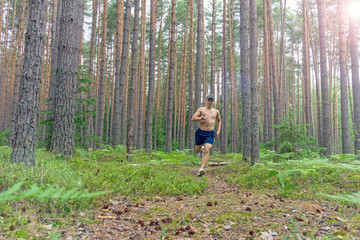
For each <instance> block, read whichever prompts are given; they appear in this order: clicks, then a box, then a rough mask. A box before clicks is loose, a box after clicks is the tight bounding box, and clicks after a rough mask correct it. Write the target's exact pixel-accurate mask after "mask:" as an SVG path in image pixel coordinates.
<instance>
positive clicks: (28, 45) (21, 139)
mask: <svg viewBox="0 0 360 240" xmlns="http://www.w3.org/2000/svg"><path fill="white" fill-rule="evenodd" d="M46 10H47V1H46V0H43V1H30V2H29V18H28V30H27V33H26V39H25V58H24V66H23V72H22V77H21V80H20V86H21V87H20V91H19V103H18V105H17V123H16V124H15V125H16V127H15V134H14V140H13V142H12V153H11V162H12V163H18V164H21V163H24V164H26V165H34V164H35V147H36V142H37V139H38V132H39V131H38V130H39V108H40V104H39V99H40V95H39V94H40V92H39V89H40V85H41V66H42V51H43V47H44V40H45V21H46V20H45V18H46Z"/></svg>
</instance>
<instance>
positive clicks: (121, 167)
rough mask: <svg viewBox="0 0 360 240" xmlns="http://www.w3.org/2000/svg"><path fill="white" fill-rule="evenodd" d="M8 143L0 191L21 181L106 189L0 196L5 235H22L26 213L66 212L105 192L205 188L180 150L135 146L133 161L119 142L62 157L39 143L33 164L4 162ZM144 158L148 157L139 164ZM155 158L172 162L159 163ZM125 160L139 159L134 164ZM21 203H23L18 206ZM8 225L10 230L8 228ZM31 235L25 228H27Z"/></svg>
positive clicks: (0, 162)
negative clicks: (74, 194)
mask: <svg viewBox="0 0 360 240" xmlns="http://www.w3.org/2000/svg"><path fill="white" fill-rule="evenodd" d="M10 154H11V149H10V148H9V147H0V189H1V192H4V191H6V190H7V189H10V188H11V187H13V186H14V185H17V184H18V183H20V182H21V183H22V185H21V189H20V191H23V192H26V191H27V190H29V189H31V187H32V186H33V184H36V185H37V186H38V187H39V188H40V190H42V191H46V190H47V189H49V188H54V190H55V191H56V190H57V191H59V190H60V189H62V190H63V191H69V190H73V189H76V190H77V191H79V192H89V193H94V192H102V191H109V193H107V194H105V195H101V196H97V197H93V198H85V199H67V200H63V201H61V200H59V199H52V198H40V197H36V196H35V195H36V194H35V195H34V196H33V197H30V198H27V199H24V200H22V201H0V216H3V218H1V219H0V232H1V231H3V232H8V233H9V235H8V236H9V237H12V238H19V237H25V236H26V234H30V233H28V231H27V230H26V226H28V225H29V224H28V220H29V219H28V218H29V216H30V215H36V216H37V217H41V216H42V217H46V218H57V219H61V218H66V219H68V220H64V221H63V224H65V223H64V222H69V223H71V221H70V220H69V218H71V213H72V212H74V211H75V212H76V211H84V210H86V209H91V208H93V207H96V206H97V205H100V204H103V202H104V201H108V199H109V198H112V197H116V196H127V197H130V198H135V199H136V198H138V197H142V196H146V197H149V198H151V197H152V196H173V195H197V194H201V193H202V192H203V191H204V189H206V188H207V186H208V185H207V183H206V178H197V177H196V176H193V175H192V174H191V173H190V172H189V170H188V168H187V167H184V165H183V163H184V162H186V163H190V164H191V165H195V164H199V159H198V158H196V157H194V156H192V155H189V154H188V153H187V152H186V151H178V152H174V153H172V154H167V153H163V152H154V153H152V154H147V153H145V152H142V151H137V152H135V153H134V154H133V161H132V162H128V161H127V160H126V154H125V148H123V147H118V148H112V147H105V148H103V149H99V150H96V151H90V152H86V151H85V150H82V149H77V150H76V153H75V156H74V157H73V158H69V159H65V158H63V157H62V156H60V155H54V154H51V153H49V152H47V151H46V150H44V149H37V150H36V164H35V166H34V167H33V168H28V167H26V166H23V165H16V164H11V163H10ZM144 163H151V165H145V164H144ZM160 163H172V164H171V165H164V164H160ZM131 164H144V165H139V166H134V165H131ZM21 209H26V211H25V212H22V210H21ZM11 229H13V230H11ZM30 235H31V234H30Z"/></svg>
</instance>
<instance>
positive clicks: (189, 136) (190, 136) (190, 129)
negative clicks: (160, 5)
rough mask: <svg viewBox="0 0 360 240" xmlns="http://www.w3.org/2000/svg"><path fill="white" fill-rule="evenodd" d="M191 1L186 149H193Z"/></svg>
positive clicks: (191, 11) (191, 3) (190, 1)
mask: <svg viewBox="0 0 360 240" xmlns="http://www.w3.org/2000/svg"><path fill="white" fill-rule="evenodd" d="M193 9H194V8H193V0H189V12H190V19H189V20H190V26H189V99H188V105H189V107H188V132H187V148H188V149H192V148H193V147H194V141H195V139H194V134H195V124H194V123H193V121H190V119H191V117H192V115H193V114H194V90H193V87H194V39H193V32H194V30H193V26H194V13H193Z"/></svg>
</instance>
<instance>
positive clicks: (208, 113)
mask: <svg viewBox="0 0 360 240" xmlns="http://www.w3.org/2000/svg"><path fill="white" fill-rule="evenodd" d="M201 115H204V116H206V117H207V118H208V119H212V120H213V119H215V118H216V112H215V111H211V110H210V111H206V110H203V111H201Z"/></svg>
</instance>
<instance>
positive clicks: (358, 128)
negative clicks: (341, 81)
mask: <svg viewBox="0 0 360 240" xmlns="http://www.w3.org/2000/svg"><path fill="white" fill-rule="evenodd" d="M358 26H359V24H357V23H356V20H355V19H353V18H351V17H350V25H349V38H350V57H351V76H352V89H353V99H354V133H355V139H354V150H355V154H358V153H359V150H360V142H359V141H360V82H359V55H358V37H357V36H358V35H357V34H358V30H357V29H358Z"/></svg>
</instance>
